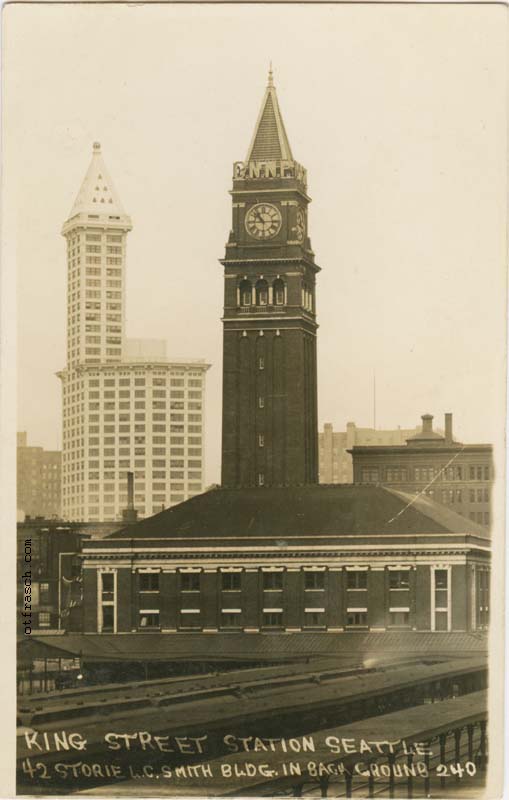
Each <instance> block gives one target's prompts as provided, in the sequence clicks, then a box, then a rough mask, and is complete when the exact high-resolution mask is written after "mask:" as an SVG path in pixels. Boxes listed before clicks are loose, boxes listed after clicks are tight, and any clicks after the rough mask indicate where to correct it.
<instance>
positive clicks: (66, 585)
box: [17, 518, 90, 634]
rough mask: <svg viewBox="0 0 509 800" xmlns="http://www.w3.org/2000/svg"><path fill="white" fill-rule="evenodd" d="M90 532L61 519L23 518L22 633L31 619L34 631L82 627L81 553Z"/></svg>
mask: <svg viewBox="0 0 509 800" xmlns="http://www.w3.org/2000/svg"><path fill="white" fill-rule="evenodd" d="M88 538H90V533H88V532H87V531H84V530H82V529H80V528H78V527H76V526H73V525H70V524H67V523H63V522H59V521H56V520H44V519H40V518H38V519H27V520H26V521H25V522H22V523H18V526H17V570H18V584H17V585H18V614H17V622H18V625H17V628H18V633H20V634H23V633H24V631H25V630H26V626H27V625H28V626H29V628H30V631H29V633H34V632H38V633H44V632H54V631H64V630H66V629H68V628H71V629H72V630H81V628H82V573H81V558H80V553H81V547H82V543H83V541H84V540H85V539H88ZM27 605H28V607H27ZM23 612H25V613H24V614H23Z"/></svg>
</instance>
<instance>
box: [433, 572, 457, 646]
mask: <svg viewBox="0 0 509 800" xmlns="http://www.w3.org/2000/svg"><path fill="white" fill-rule="evenodd" d="M438 570H446V572H447V606H446V607H445V608H443V607H442V606H435V572H437V571H438ZM430 574H431V604H430V605H431V630H432V631H435V630H436V626H435V612H436V611H446V612H447V628H446V631H447V632H448V633H449V632H450V631H451V618H452V614H451V607H452V585H451V577H452V570H451V565H450V564H434V565H433V566H432V567H431V570H430ZM444 633H445V631H444Z"/></svg>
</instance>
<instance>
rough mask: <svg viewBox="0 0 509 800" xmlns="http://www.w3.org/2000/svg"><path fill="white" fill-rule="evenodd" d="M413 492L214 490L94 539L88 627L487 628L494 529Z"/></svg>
mask: <svg viewBox="0 0 509 800" xmlns="http://www.w3.org/2000/svg"><path fill="white" fill-rule="evenodd" d="M411 500H412V498H410V497H409V496H408V495H404V494H403V493H401V492H395V491H393V490H390V489H386V488H382V487H372V486H314V487H295V488H280V489H269V488H268V489H265V490H263V491H259V490H257V489H251V490H249V489H244V490H228V489H212V490H210V491H209V492H206V493H204V494H202V495H199V496H197V497H195V498H193V499H192V500H189V501H187V502H185V503H181V504H180V505H178V506H174V507H173V508H171V509H168V510H167V511H164V512H162V513H161V514H158V515H156V516H154V517H151V518H150V519H147V520H143V521H141V522H140V523H138V524H135V525H132V526H128V527H126V528H125V529H124V530H123V531H119V532H117V533H113V534H111V535H110V536H109V537H107V538H104V539H102V540H90V541H87V542H84V544H83V557H84V570H83V592H84V598H83V599H84V629H85V632H88V633H127V632H134V631H139V632H150V631H155V632H157V631H161V632H167V633H177V632H179V633H186V632H197V631H203V632H208V633H215V632H218V631H230V632H232V633H234V632H238V633H242V632H243V633H259V632H271V631H286V632H296V633H297V632H300V631H306V630H314V631H329V632H341V631H345V630H364V631H368V630H371V631H385V630H390V629H403V630H408V631H411V630H418V631H475V630H480V629H484V628H486V627H487V624H488V613H489V600H488V569H489V552H490V542H489V540H488V539H487V538H486V532H485V531H484V529H483V528H482V527H481V526H478V525H476V524H475V523H470V522H469V521H467V520H465V519H464V518H462V517H460V516H459V515H458V514H455V513H454V512H452V511H450V510H448V509H446V508H441V507H440V506H438V505H437V504H436V503H434V502H433V501H431V500H429V499H427V498H423V499H419V500H418V501H416V502H414V503H412V502H411ZM410 503H411V504H410Z"/></svg>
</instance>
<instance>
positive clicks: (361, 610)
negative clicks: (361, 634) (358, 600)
mask: <svg viewBox="0 0 509 800" xmlns="http://www.w3.org/2000/svg"><path fill="white" fill-rule="evenodd" d="M346 613H347V614H350V613H352V614H356V613H363V614H367V613H368V609H367V608H347V609H346Z"/></svg>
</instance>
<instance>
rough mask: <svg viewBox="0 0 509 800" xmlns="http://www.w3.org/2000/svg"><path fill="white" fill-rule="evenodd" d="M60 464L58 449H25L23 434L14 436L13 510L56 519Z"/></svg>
mask: <svg viewBox="0 0 509 800" xmlns="http://www.w3.org/2000/svg"><path fill="white" fill-rule="evenodd" d="M61 465H62V453H61V452H60V451H59V450H44V448H43V447H34V446H29V445H28V437H27V433H26V431H21V432H19V433H18V434H17V481H16V482H17V507H18V508H19V509H20V511H22V512H23V514H28V515H29V516H31V517H34V516H42V517H45V518H47V519H51V518H58V517H59V516H60V514H61Z"/></svg>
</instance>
